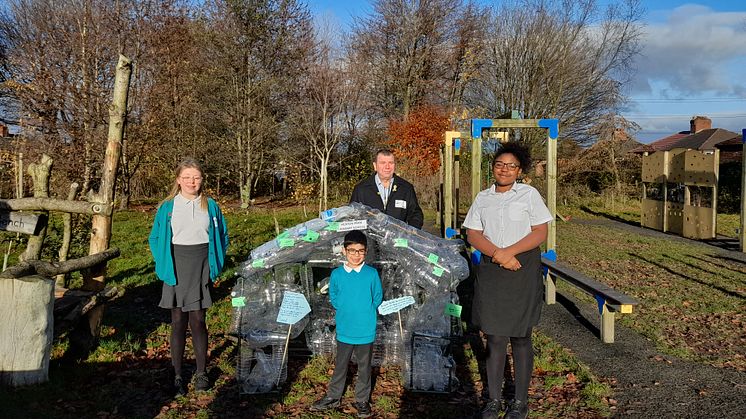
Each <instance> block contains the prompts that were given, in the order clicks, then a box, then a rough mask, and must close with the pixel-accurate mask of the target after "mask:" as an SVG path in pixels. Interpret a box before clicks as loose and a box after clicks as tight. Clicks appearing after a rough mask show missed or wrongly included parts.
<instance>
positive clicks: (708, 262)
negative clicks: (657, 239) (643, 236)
mask: <svg viewBox="0 0 746 419" xmlns="http://www.w3.org/2000/svg"><path fill="white" fill-rule="evenodd" d="M663 256H664V257H667V258H669V259H671V260H674V261H676V262H679V263H682V264H684V265H686V266H688V267H690V268H692V269H697V270H699V271H702V272H705V273H708V274H710V275H719V276H721V277H725V275H723V274H722V273H720V272H715V271H711V270H709V269H706V268H703V267H701V266H699V265H695V264H694V263H691V262H687V261H685V260H684V259H680V258H677V257H673V256H671V255H666V254H664V255H663ZM690 257H691V258H693V259H697V260H700V261H702V262H705V263H707V264H710V265H715V266H718V267H721V268H725V269H728V270H730V271H734V272H738V271H736V270H734V269H730V268H728V267H726V266H723V265H720V264H716V263H713V262H711V261H708V260H707V259H704V258H700V257H697V256H691V255H690ZM739 273H740V274H744V272H739ZM726 278H728V279H734V278H730V277H726Z"/></svg>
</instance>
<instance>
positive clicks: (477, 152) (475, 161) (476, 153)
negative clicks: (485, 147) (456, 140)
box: [471, 138, 482, 202]
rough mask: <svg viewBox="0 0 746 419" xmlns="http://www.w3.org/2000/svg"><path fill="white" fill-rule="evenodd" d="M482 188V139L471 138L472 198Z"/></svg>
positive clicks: (474, 197) (472, 198)
mask: <svg viewBox="0 0 746 419" xmlns="http://www.w3.org/2000/svg"><path fill="white" fill-rule="evenodd" d="M481 190H482V139H481V138H472V139H471V200H472V202H474V199H476V197H477V194H478V193H479V192H480V191H481Z"/></svg>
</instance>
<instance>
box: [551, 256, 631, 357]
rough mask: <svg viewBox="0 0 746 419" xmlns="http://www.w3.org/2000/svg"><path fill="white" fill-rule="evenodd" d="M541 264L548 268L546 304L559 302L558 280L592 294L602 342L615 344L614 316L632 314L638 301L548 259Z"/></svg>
mask: <svg viewBox="0 0 746 419" xmlns="http://www.w3.org/2000/svg"><path fill="white" fill-rule="evenodd" d="M541 264H542V265H544V267H546V268H547V274H546V275H545V276H544V291H545V292H544V300H545V302H546V303H547V304H554V303H555V302H556V301H557V300H556V291H557V288H556V283H555V282H556V278H562V279H564V280H565V281H567V282H569V283H570V284H572V285H574V286H576V287H578V288H580V289H581V290H583V291H585V292H587V293H589V294H591V295H592V296H593V297H594V298H595V299H596V301H597V302H598V311H599V314H600V315H601V330H600V332H601V341H602V342H604V343H614V314H615V313H632V309H633V308H634V306H636V305H637V304H638V302H637V300H635V299H634V298H632V297H629V296H627V295H624V294H622V293H621V292H619V291H616V290H615V289H613V288H611V287H610V286H608V285H606V284H603V283H601V282H598V281H596V280H594V279H592V278H590V277H588V276H587V275H585V274H583V273H580V272H578V271H576V270H574V269H572V268H570V267H568V266H565V265H561V264H559V263H557V262H554V261H552V260H550V259H547V258H546V257H542V258H541Z"/></svg>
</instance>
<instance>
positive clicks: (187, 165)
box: [163, 158, 207, 211]
mask: <svg viewBox="0 0 746 419" xmlns="http://www.w3.org/2000/svg"><path fill="white" fill-rule="evenodd" d="M184 169H197V170H198V171H199V175H200V176H202V182H203V183H201V184H200V185H199V194H200V196H201V197H202V198H201V199H200V202H199V205H200V207H202V209H203V210H205V211H207V194H205V192H204V191H203V185H204V178H205V172H204V170H202V165H201V164H199V162H197V160H194V159H192V158H186V159H184V160H182V161H181V163H179V165H178V166H176V170H175V174H176V176H175V177H174V184H173V186H171V192H169V194H168V196H167V197H166V199H164V200H163V202H166V201H170V200H172V199H174V198H175V197H176V195H178V194H179V191H181V187H179V182H178V180H179V176H181V172H182V171H183V170H184Z"/></svg>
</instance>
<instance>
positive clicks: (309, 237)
mask: <svg viewBox="0 0 746 419" xmlns="http://www.w3.org/2000/svg"><path fill="white" fill-rule="evenodd" d="M319 236H321V235H320V234H319V233H317V232H315V231H313V230H308V232H307V233H306V235H305V236H304V237H303V240H304V241H307V242H309V243H314V242H316V241H317V240H318V239H319Z"/></svg>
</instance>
